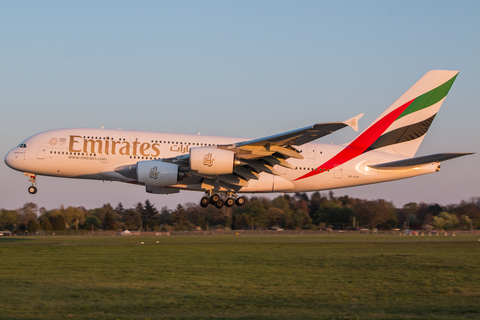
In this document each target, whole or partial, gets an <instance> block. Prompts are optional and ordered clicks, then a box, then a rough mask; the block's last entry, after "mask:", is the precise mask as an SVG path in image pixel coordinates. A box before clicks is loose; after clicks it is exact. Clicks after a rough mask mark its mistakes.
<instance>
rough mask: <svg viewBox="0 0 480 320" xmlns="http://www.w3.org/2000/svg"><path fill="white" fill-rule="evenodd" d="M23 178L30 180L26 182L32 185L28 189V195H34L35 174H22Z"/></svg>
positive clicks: (35, 190)
mask: <svg viewBox="0 0 480 320" xmlns="http://www.w3.org/2000/svg"><path fill="white" fill-rule="evenodd" d="M24 175H25V176H27V177H30V179H28V181H30V182H31V183H32V185H31V186H30V187H28V193H30V194H35V193H37V187H36V185H37V180H36V179H37V175H36V174H32V173H24Z"/></svg>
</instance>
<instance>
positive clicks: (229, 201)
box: [200, 191, 245, 209]
mask: <svg viewBox="0 0 480 320" xmlns="http://www.w3.org/2000/svg"><path fill="white" fill-rule="evenodd" d="M209 204H213V205H214V206H215V207H216V208H217V209H220V208H221V207H223V205H225V206H227V207H229V208H230V207H232V206H233V205H234V204H236V205H237V206H239V207H240V206H243V205H244V204H245V198H244V197H238V198H237V195H236V194H235V193H233V192H227V193H226V198H225V200H222V198H220V196H219V195H218V194H213V195H212V194H211V191H210V192H207V194H206V195H205V196H204V197H202V199H201V200H200V206H201V207H203V208H206V207H208V205H209Z"/></svg>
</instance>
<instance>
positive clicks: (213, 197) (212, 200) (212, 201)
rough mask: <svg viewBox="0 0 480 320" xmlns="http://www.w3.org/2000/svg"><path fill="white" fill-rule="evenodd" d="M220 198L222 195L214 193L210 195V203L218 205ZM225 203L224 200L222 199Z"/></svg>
mask: <svg viewBox="0 0 480 320" xmlns="http://www.w3.org/2000/svg"><path fill="white" fill-rule="evenodd" d="M218 200H220V196H219V195H218V194H214V195H213V196H211V197H210V203H211V204H214V205H216V203H217V202H218ZM222 205H223V201H222Z"/></svg>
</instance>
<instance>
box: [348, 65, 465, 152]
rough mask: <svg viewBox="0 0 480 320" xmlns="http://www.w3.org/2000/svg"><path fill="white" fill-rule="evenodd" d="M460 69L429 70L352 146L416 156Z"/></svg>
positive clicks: (351, 145) (365, 149)
mask: <svg viewBox="0 0 480 320" xmlns="http://www.w3.org/2000/svg"><path fill="white" fill-rule="evenodd" d="M457 74H458V71H448V70H433V71H429V72H427V73H426V74H425V75H424V76H423V77H422V78H421V79H420V80H418V81H417V83H415V84H414V85H413V86H412V87H411V88H410V89H408V91H407V92H405V93H404V94H403V95H402V96H401V97H400V98H399V99H398V100H397V101H395V102H394V103H393V104H392V105H391V106H390V107H389V108H388V109H387V110H385V112H383V113H382V114H381V115H380V116H379V117H378V118H377V119H375V121H374V122H372V124H370V125H369V126H368V127H367V129H365V130H364V131H363V132H362V133H361V134H360V135H359V136H358V137H357V138H356V139H355V140H354V141H352V142H351V143H350V145H349V146H350V147H356V148H359V149H363V150H364V152H367V151H371V150H378V151H382V152H388V153H394V154H399V155H403V156H407V157H413V156H414V155H415V153H416V152H417V149H418V147H419V146H420V144H421V143H422V141H423V138H424V137H425V133H426V132H427V130H428V128H429V127H430V125H431V124H432V121H433V119H434V118H435V115H436V114H437V112H438V110H439V109H440V107H441V105H442V103H443V100H445V97H446V96H447V93H448V91H449V90H450V87H451V86H452V84H453V82H454V81H455V79H456V77H457Z"/></svg>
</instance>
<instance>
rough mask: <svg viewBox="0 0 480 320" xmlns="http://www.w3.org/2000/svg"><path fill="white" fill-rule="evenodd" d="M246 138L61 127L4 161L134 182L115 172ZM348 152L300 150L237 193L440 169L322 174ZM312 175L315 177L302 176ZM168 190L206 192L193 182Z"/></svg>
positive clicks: (371, 157) (358, 167)
mask: <svg viewBox="0 0 480 320" xmlns="http://www.w3.org/2000/svg"><path fill="white" fill-rule="evenodd" d="M245 140H248V139H241V138H228V137H215V136H202V135H188V134H171V133H157V132H141V131H126V130H106V129H84V128H80V129H59V130H51V131H46V132H43V133H39V134H37V135H34V136H32V137H30V138H28V139H27V140H25V141H24V142H23V143H22V144H21V145H19V146H18V147H17V148H14V149H12V150H11V151H10V152H9V153H8V154H7V155H6V157H5V163H6V164H7V165H8V166H9V167H11V168H13V169H15V170H18V171H22V172H27V173H30V174H38V175H45V176H54V177H64V178H79V179H93V180H111V181H121V182H127V183H136V182H137V181H136V179H134V178H127V177H125V176H123V175H121V174H119V173H117V172H115V169H116V168H118V167H121V166H126V165H134V164H136V163H137V162H139V161H146V160H155V159H157V160H160V159H164V158H172V157H176V156H180V155H182V154H188V153H189V150H190V149H191V148H194V147H205V146H216V145H225V144H233V143H236V142H240V141H245ZM345 148H346V146H344V145H330V144H321V143H308V144H305V145H302V146H300V147H298V148H297V149H298V150H300V151H301V154H302V155H303V157H304V159H302V160H300V159H293V158H290V159H289V160H288V161H289V163H290V164H292V165H293V166H294V167H295V169H288V168H285V167H279V166H275V167H274V169H276V170H277V171H278V172H279V173H280V175H279V176H274V175H271V174H267V173H261V174H260V176H259V179H258V180H254V179H251V180H249V181H248V184H247V185H246V186H243V187H242V188H241V189H240V190H238V192H240V193H254V192H306V191H314V190H326V189H334V188H343V187H349V186H358V185H364V184H371V183H378V182H383V181H390V180H397V179H403V178H408V177H413V176H418V175H422V174H426V173H431V172H435V171H437V168H438V163H433V164H429V165H424V166H420V167H418V168H414V169H408V170H395V171H385V170H375V169H372V168H369V167H367V166H368V165H373V164H377V163H382V162H389V161H395V160H401V159H405V157H403V156H400V155H395V154H392V153H383V152H379V151H370V152H366V153H363V154H361V155H359V156H356V157H354V158H352V159H350V160H348V161H346V162H344V163H342V164H339V165H338V166H335V167H334V168H328V169H326V170H325V171H322V170H323V169H322V165H323V164H325V163H326V162H327V161H328V160H330V159H331V158H332V157H334V156H335V155H337V154H338V153H339V152H340V151H342V150H343V149H345ZM312 171H314V173H315V174H314V175H312V176H309V177H304V178H301V177H303V176H305V175H306V174H308V173H310V172H312ZM299 178H300V179H299ZM169 187H171V188H176V189H185V190H197V191H205V189H204V188H203V187H202V186H201V185H200V184H198V183H195V182H194V181H190V180H189V178H187V179H185V180H182V181H180V182H179V183H178V184H176V185H172V186H169ZM219 191H222V190H219Z"/></svg>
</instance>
